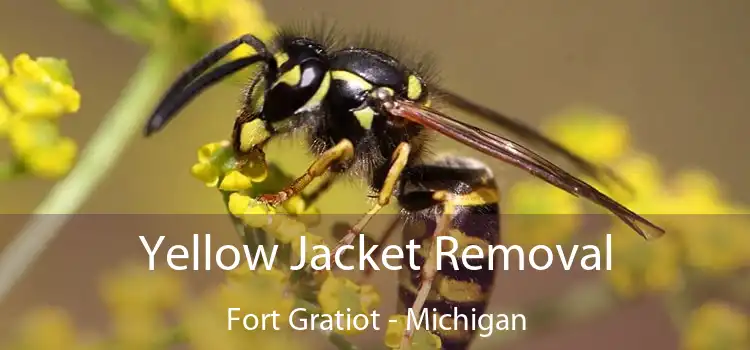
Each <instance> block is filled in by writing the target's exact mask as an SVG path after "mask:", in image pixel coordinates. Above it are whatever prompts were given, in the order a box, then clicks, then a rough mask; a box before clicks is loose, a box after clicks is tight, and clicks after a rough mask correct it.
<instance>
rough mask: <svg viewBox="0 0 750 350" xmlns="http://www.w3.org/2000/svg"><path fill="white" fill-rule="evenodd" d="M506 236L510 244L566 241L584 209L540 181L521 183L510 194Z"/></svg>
mask: <svg viewBox="0 0 750 350" xmlns="http://www.w3.org/2000/svg"><path fill="white" fill-rule="evenodd" d="M506 210H507V211H506V213H508V214H512V215H510V216H508V218H507V220H506V222H505V224H504V229H505V230H506V232H504V233H503V234H504V235H505V237H507V240H508V242H509V243H511V244H519V245H522V246H534V245H538V244H555V243H563V242H565V241H567V240H568V239H569V238H570V237H572V235H573V234H574V233H575V230H576V229H577V227H578V225H579V222H580V218H581V217H580V214H582V211H583V208H582V205H581V202H580V200H579V199H578V198H576V197H574V196H571V195H570V194H568V193H567V192H565V191H562V190H560V189H558V188H556V187H554V186H551V185H549V184H547V183H545V182H542V181H538V180H528V181H522V182H518V183H516V184H515V185H513V187H511V188H510V191H509V193H508V199H507V205H506Z"/></svg>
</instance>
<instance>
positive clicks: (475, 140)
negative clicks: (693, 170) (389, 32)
mask: <svg viewBox="0 0 750 350" xmlns="http://www.w3.org/2000/svg"><path fill="white" fill-rule="evenodd" d="M383 108H385V110H386V111H387V112H388V113H390V114H392V115H394V116H397V117H401V118H404V119H406V120H409V121H411V122H414V123H417V124H421V125H423V126H425V127H427V128H429V129H432V130H435V131H437V132H439V133H441V134H443V135H445V136H448V137H450V138H452V139H454V140H456V141H459V142H461V143H463V144H465V145H467V146H469V147H471V148H474V149H476V150H478V151H481V152H483V153H485V154H487V155H490V156H492V157H495V158H497V159H499V160H502V161H505V162H507V163H510V164H512V165H514V166H516V167H518V168H520V169H523V170H525V171H527V172H529V173H531V174H532V175H534V176H536V177H538V178H540V179H542V180H544V181H546V182H548V183H550V184H552V185H554V186H557V187H558V188H560V189H563V190H565V191H567V192H568V193H570V194H573V195H575V196H580V197H584V198H586V199H588V200H590V201H592V202H594V203H596V204H598V205H601V206H602V207H604V208H606V209H608V210H609V211H611V212H612V213H613V214H614V215H616V216H617V217H619V218H620V219H621V220H622V221H623V222H625V223H626V224H627V225H628V226H630V227H631V228H633V229H634V230H635V231H636V232H638V234H640V235H641V236H643V237H644V238H646V239H652V238H657V237H660V236H662V235H663V234H664V230H663V229H662V228H660V227H658V226H656V225H654V224H653V223H651V222H650V221H648V220H646V219H645V218H643V217H641V216H640V215H638V214H636V213H634V212H633V211H631V210H630V209H628V208H626V207H625V206H623V205H622V204H620V203H618V202H617V201H615V200H614V199H612V198H610V197H609V196H607V195H605V194H604V193H602V192H600V191H599V190H597V189H596V188H594V187H592V186H591V185H589V184H587V183H585V182H584V181H582V180H580V179H578V178H577V177H575V176H573V175H571V174H570V173H568V172H566V171H565V170H563V169H562V168H560V167H558V166H557V165H555V164H553V163H552V162H550V161H549V160H547V159H545V158H544V157H542V156H540V155H539V154H537V153H534V152H533V151H531V150H529V149H528V148H526V147H524V146H522V145H520V144H518V143H515V142H513V141H511V140H509V139H506V138H504V137H501V136H498V135H495V134H493V133H490V132H488V131H485V130H482V129H479V128H477V127H474V126H471V125H468V124H466V123H463V122H461V121H458V120H456V119H454V118H451V117H449V116H447V115H445V114H444V113H442V112H439V111H437V110H435V109H432V108H428V107H425V106H423V105H419V104H416V103H414V102H412V101H409V100H403V99H396V100H392V101H390V103H385V104H384V105H383ZM639 223H641V224H644V225H646V226H647V227H649V228H651V229H652V230H649V231H656V232H647V231H645V230H644V229H643V228H641V226H640V225H639Z"/></svg>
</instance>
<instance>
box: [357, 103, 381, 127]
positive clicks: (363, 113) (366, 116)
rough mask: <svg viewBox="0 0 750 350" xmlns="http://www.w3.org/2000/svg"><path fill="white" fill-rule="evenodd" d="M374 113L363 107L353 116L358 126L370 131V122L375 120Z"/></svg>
mask: <svg viewBox="0 0 750 350" xmlns="http://www.w3.org/2000/svg"><path fill="white" fill-rule="evenodd" d="M375 114H377V113H375V111H373V110H372V108H370V107H365V108H362V109H358V110H356V111H354V116H355V117H357V121H358V122H359V125H361V126H362V127H363V128H365V129H367V130H370V128H371V127H372V120H373V119H375Z"/></svg>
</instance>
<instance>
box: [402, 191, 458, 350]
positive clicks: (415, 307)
mask: <svg viewBox="0 0 750 350" xmlns="http://www.w3.org/2000/svg"><path fill="white" fill-rule="evenodd" d="M446 196H447V193H445V192H436V193H435V196H434V197H433V198H434V199H436V200H439V201H441V202H443V208H444V209H443V214H442V216H441V217H440V220H439V221H438V224H437V228H436V229H435V232H433V234H432V239H431V241H432V244H431V245H430V248H429V249H430V250H429V253H428V255H427V260H425V262H424V265H423V266H422V274H421V280H420V282H419V289H418V290H417V295H416V298H415V299H414V304H412V306H411V308H412V312H413V313H414V314H415V315H419V314H420V313H421V312H422V307H424V304H425V301H427V296H428V295H429V294H430V291H431V290H432V282H433V281H434V280H435V276H436V275H437V246H436V245H435V243H436V242H437V238H438V237H440V236H445V235H447V233H448V230H450V227H451V221H452V220H453V214H454V212H455V205H454V204H453V203H452V202H451V201H449V200H447V198H445V197H446ZM412 336H414V329H413V328H409V327H407V329H406V331H404V337H403V339H402V340H401V346H400V347H399V349H401V350H408V349H409V348H410V347H411V338H412Z"/></svg>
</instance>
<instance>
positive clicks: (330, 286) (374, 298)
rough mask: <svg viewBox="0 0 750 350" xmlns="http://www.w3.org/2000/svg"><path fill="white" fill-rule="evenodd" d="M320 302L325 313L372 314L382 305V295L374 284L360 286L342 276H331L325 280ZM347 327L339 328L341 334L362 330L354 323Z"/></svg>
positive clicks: (319, 295)
mask: <svg viewBox="0 0 750 350" xmlns="http://www.w3.org/2000/svg"><path fill="white" fill-rule="evenodd" d="M318 303H319V304H320V307H321V309H322V310H323V312H324V313H326V314H329V315H333V314H336V313H342V314H344V315H350V316H352V318H347V319H353V316H355V315H367V314H370V313H371V312H372V311H373V310H374V309H375V308H377V307H378V305H380V295H378V293H377V292H376V291H375V289H374V288H373V287H372V286H369V285H363V286H359V285H357V284H356V283H354V282H352V281H350V280H348V279H346V278H341V277H336V276H330V277H329V278H327V279H326V280H325V282H323V285H322V286H321V287H320V292H319V294H318ZM345 327H346V328H345V329H337V330H336V331H337V332H338V333H340V334H344V335H348V334H357V333H358V332H360V331H359V330H358V329H357V328H356V327H355V326H354V324H347V325H345Z"/></svg>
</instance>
